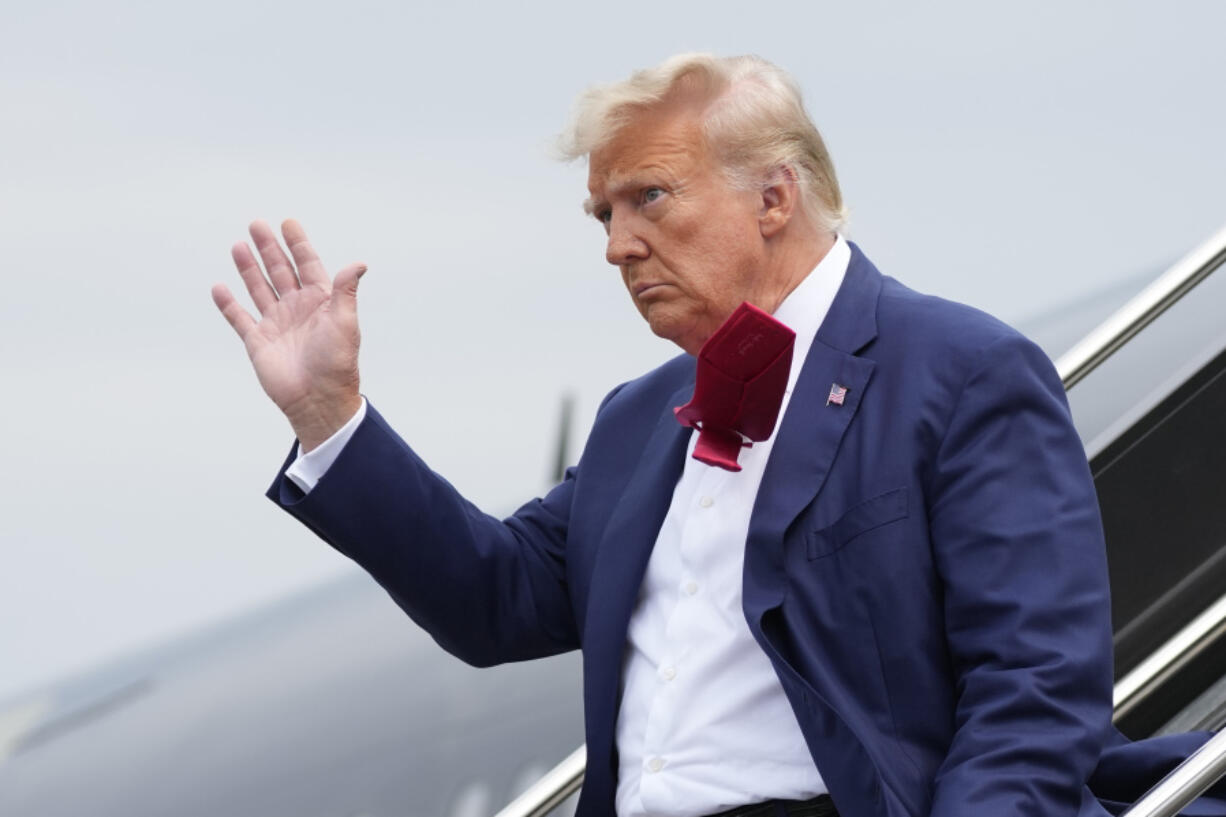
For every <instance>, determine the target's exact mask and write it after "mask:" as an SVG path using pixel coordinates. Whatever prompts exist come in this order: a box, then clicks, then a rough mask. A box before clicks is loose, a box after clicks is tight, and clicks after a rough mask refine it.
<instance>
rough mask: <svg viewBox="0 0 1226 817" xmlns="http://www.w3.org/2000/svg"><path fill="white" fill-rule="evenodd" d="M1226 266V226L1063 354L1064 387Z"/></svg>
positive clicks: (1059, 367)
mask: <svg viewBox="0 0 1226 817" xmlns="http://www.w3.org/2000/svg"><path fill="white" fill-rule="evenodd" d="M1223 263H1226V227H1222V228H1221V229H1220V230H1218V231H1217V232H1216V233H1214V234H1213V236H1211V237H1210V238H1209V240H1208V241H1206V242H1205V243H1203V244H1201V245H1200V246H1199V247H1197V248H1196V249H1194V250H1192V252H1190V253H1188V254H1187V255H1185V256H1184V257H1183V258H1181V259H1180V260H1179V261H1177V262H1175V264H1173V265H1172V266H1171V268H1170V269H1168V270H1167V271H1166V272H1164V273H1162V275H1160V276H1158V277H1157V278H1155V279H1154V282H1153V283H1152V284H1150V285H1149V286H1147V287H1145V289H1143V290H1141V291H1140V292H1138V293H1137V294H1136V296H1135V297H1134V298H1133V299H1132V300H1130V301H1129V302H1128V303H1126V304H1124V305H1123V306H1122V307H1120V308H1119V309H1117V310H1116V311H1115V313H1114V314H1112V315H1111V317H1109V318H1107V319H1106V320H1105V321H1103V322H1102V323H1100V324H1099V325H1098V326H1097V327H1096V328H1094V329H1093V330H1092V331H1091V332H1090V334H1088V335H1086V336H1085V337H1084V338H1082V339H1081V341H1080V342H1078V343H1077V345H1075V346H1074V347H1073V348H1072V349H1069V350H1068V351H1067V352H1065V353H1064V354H1062V355H1060V359H1059V360H1057V361H1056V371H1057V372H1059V373H1060V379H1061V380H1062V381H1063V382H1064V388H1065V389H1070V388H1072V387H1073V386H1074V385H1075V384H1076V383H1077V382H1078V381H1080V380H1081V379H1082V378H1084V377H1085V376H1086V375H1088V374H1089V373H1090V372H1092V371H1094V370H1095V369H1096V368H1098V366H1099V364H1101V363H1102V362H1103V361H1104V360H1106V359H1107V358H1109V357H1111V355H1113V354H1115V353H1116V352H1117V351H1118V350H1119V349H1120V347H1121V346H1123V345H1124V344H1125V343H1127V342H1128V341H1129V340H1131V339H1132V338H1133V336H1134V335H1136V334H1137V333H1138V332H1140V331H1141V330H1142V329H1144V328H1145V327H1146V326H1149V324H1150V323H1152V322H1153V320H1154V319H1155V318H1157V317H1158V316H1159V315H1161V314H1162V313H1163V312H1165V311H1166V310H1168V309H1170V308H1171V306H1172V305H1174V304H1175V302H1176V301H1178V300H1179V299H1180V298H1182V297H1183V296H1184V295H1187V294H1188V292H1190V291H1191V290H1192V288H1193V287H1195V286H1196V285H1197V284H1199V283H1200V282H1201V281H1203V280H1205V279H1206V278H1208V277H1209V275H1210V274H1212V273H1213V271H1214V270H1216V269H1217V268H1218V267H1220V266H1222V264H1223Z"/></svg>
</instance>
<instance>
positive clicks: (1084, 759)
mask: <svg viewBox="0 0 1226 817" xmlns="http://www.w3.org/2000/svg"><path fill="white" fill-rule="evenodd" d="M929 504H930V510H929V513H930V520H929V523H930V528H931V535H932V546H933V550H934V558H935V562H936V566H937V570H938V571H939V573H940V575H941V579H942V582H943V587H944V608H945V626H946V638H947V641H948V645H949V649H950V655H951V657H952V660H953V669H954V677H955V679H956V688H955V694H956V696H957V703H956V708H955V723H954V729H955V732H954V737H953V740H952V743H951V745H950V748H949V752H948V754H947V756H946V758H945V760H944V762H943V764H942V765H941V767H940V769H939V770H938V773H937V776H936V779H935V781H934V790H933V807H932V815H934V817H938V816H939V817H982V815H988V814H991V815H1001V817H1003V816H1004V815H1022V814H1034V815H1044V817H1060V816H1061V815H1075V814H1078V813H1081V812H1082V809H1083V808H1084V807H1086V805H1087V804H1088V803H1090V802H1091V801H1089V800H1088V799H1087V798H1088V794H1087V790H1086V787H1085V782H1086V780H1087V778H1088V777H1089V776H1090V773H1091V772H1092V771H1093V770H1094V767H1095V764H1096V763H1097V761H1098V757H1099V753H1100V751H1101V747H1102V745H1103V741H1104V740H1105V739H1106V736H1107V734H1108V730H1109V728H1110V718H1111V684H1112V670H1111V661H1112V652H1111V649H1112V648H1111V622H1110V602H1109V585H1108V579H1107V567H1106V550H1105V546H1104V542H1103V534H1102V524H1101V521H1100V518H1099V512H1098V502H1097V498H1096V496H1095V493H1094V486H1093V482H1092V480H1091V477H1090V472H1089V467H1088V465H1087V463H1086V459H1085V453H1084V449H1083V447H1082V444H1081V441H1080V440H1079V439H1078V436H1077V434H1076V431H1075V429H1074V428H1073V425H1072V421H1071V419H1070V417H1069V414H1068V408H1067V403H1066V401H1065V397H1064V389H1063V387H1062V385H1061V383H1060V381H1059V379H1058V378H1057V376H1056V374H1055V371H1054V370H1053V368H1052V366H1051V363H1050V361H1048V360H1047V358H1046V356H1045V355H1043V353H1042V352H1041V351H1040V350H1039V349H1038V348H1037V347H1036V346H1034V344H1032V343H1031V342H1030V341H1027V340H1025V339H1024V338H1022V337H1020V336H1017V335H1012V334H1011V335H1009V336H1007V337H1004V338H1001V339H999V340H997V341H996V342H994V343H992V344H990V345H988V346H987V347H986V348H985V349H984V350H983V351H982V352H981V353H980V354H979V356H978V362H977V363H976V364H975V365H974V366H973V367H972V368H971V371H970V374H969V376H968V377H967V379H966V380H965V383H964V385H963V388H962V392H961V395H960V396H959V397H958V400H957V403H956V404H955V407H954V409H953V413H952V416H951V417H950V420H949V424H948V427H947V430H946V433H945V435H944V438H943V440H942V442H941V444H940V447H939V450H938V453H937V456H936V460H935V464H934V466H933V470H932V474H931V482H930V499H929Z"/></svg>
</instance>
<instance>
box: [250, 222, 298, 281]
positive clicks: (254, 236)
mask: <svg viewBox="0 0 1226 817" xmlns="http://www.w3.org/2000/svg"><path fill="white" fill-rule="evenodd" d="M249 231H250V233H251V240H252V241H254V242H255V248H256V250H257V251H259V253H260V258H262V259H263V260H264V268H265V269H266V270H268V280H270V281H272V285H273V287H274V288H275V289H276V290H277V294H278V295H285V293H287V292H289V291H291V290H294V289H298V276H297V275H295V274H294V267H293V265H292V264H290V262H289V257H288V256H286V254H285V251H284V250H282V249H281V244H280V242H278V241H277V234H276V233H274V232H273V231H272V227H269V226H268V222H266V221H258V220H257V221H253V222H251V227H250V228H249Z"/></svg>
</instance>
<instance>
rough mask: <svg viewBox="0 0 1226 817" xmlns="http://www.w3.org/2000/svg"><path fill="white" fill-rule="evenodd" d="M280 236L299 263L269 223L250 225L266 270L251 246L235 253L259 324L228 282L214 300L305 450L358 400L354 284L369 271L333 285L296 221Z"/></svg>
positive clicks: (345, 275) (347, 271) (355, 269)
mask: <svg viewBox="0 0 1226 817" xmlns="http://www.w3.org/2000/svg"><path fill="white" fill-rule="evenodd" d="M282 231H283V233H284V236H285V243H286V245H287V246H288V247H289V249H290V252H291V253H292V255H293V263H291V261H290V259H289V258H288V257H287V256H286V255H285V253H284V252H283V251H282V249H281V246H280V244H279V243H278V242H277V239H276V236H275V235H274V234H273V232H272V229H271V228H270V227H268V225H266V224H264V223H263V222H256V223H254V224H252V225H251V237H252V239H254V241H255V245H256V248H257V250H258V251H259V254H260V257H261V259H262V260H263V263H264V268H263V269H261V267H260V263H259V262H258V261H256V258H255V256H254V255H253V254H252V252H251V250H250V248H248V246H247V245H246V244H236V245H235V246H234V249H233V253H232V254H233V256H234V262H235V265H236V266H237V267H238V271H239V275H240V276H241V277H242V279H243V283H244V284H246V287H247V291H248V293H250V295H251V298H252V300H253V301H254V302H255V305H256V308H257V309H258V310H259V312H260V319H259V321H256V320H255V319H254V318H253V317H252V316H251V315H250V314H249V313H248V312H247V311H246V310H245V309H243V307H242V306H241V305H240V304H239V303H238V301H237V300H236V299H235V298H234V296H233V295H232V294H231V293H230V291H229V289H227V288H226V287H225V286H224V285H218V286H216V287H214V289H213V299H214V301H215V302H216V303H217V306H218V308H219V309H220V310H221V311H222V314H223V315H225V317H226V319H227V320H228V321H229V322H230V325H231V326H233V327H234V330H235V331H236V332H237V333H238V335H239V337H240V338H242V341H243V345H244V346H245V347H246V349H247V355H248V356H249V357H250V358H251V363H252V365H253V367H254V368H255V373H256V377H257V378H258V379H259V381H260V385H261V386H262V387H263V388H264V391H265V392H266V393H267V394H268V396H269V397H270V398H272V400H273V402H274V403H276V404H277V406H278V407H279V408H280V409H281V410H282V411H283V412H285V414H286V416H287V417H289V419H290V423H291V424H292V425H293V426H294V429H295V431H296V432H298V433H299V438H300V439H302V441H303V444H304V446H305V445H307V443H308V441H310V442H311V443H318V442H320V441H322V439H326V437H327V436H328V434H329V433H330V431H329V428H331V430H335V427H339V425H340V424H343V423H344V421H345V419H346V417H347V416H351V415H352V413H353V410H354V406H355V405H356V404H357V403H358V402H359V401H360V397H358V344H359V339H360V338H359V333H358V321H357V311H356V287H357V279H358V277H359V276H360V275H361V274H362V272H363V271H364V269H365V268H364V267H362V266H361V265H358V264H352V265H350V266H348V267H345V268H344V269H342V270H341V271H340V272H339V273H338V274H337V276H336V279H335V280H334V281H333V280H331V279H329V277H328V275H327V273H326V271H325V270H324V268H323V265H322V264H321V263H320V261H319V258H318V256H316V255H315V252H314V250H313V249H311V246H310V244H309V243H307V239H306V234H305V232H303V230H302V228H301V227H300V226H299V225H298V224H297V222H293V221H287V222H286V223H285V224H284V225H283V227H282ZM338 421H339V422H338ZM320 434H322V435H323V437H322V439H316V438H317V437H319V435H320Z"/></svg>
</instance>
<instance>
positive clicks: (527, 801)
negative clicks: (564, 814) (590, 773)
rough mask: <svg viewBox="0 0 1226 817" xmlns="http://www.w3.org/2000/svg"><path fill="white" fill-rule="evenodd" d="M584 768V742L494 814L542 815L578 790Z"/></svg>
mask: <svg viewBox="0 0 1226 817" xmlns="http://www.w3.org/2000/svg"><path fill="white" fill-rule="evenodd" d="M586 768H587V745H586V744H584V745H583V746H580V747H579V748H578V749H576V750H575V751H573V752H571V753H570V756H569V757H567V758H566V759H565V760H563V761H562V762H561V763H559V764H558V765H557V766H554V767H553V768H552V769H550V770H549V771H548V772H546V773H545V776H544V777H542V778H541V779H540V780H538V781H536V782H535V783H533V784H532V785H531V786H529V787H528V789H527V790H526V791H525V792H524V793H523V794H521V795H520V796H519V797H516V798H515V799H514V800H512V801H511V802H510V803H508V804H507V806H506V808H504V809H503V810H502V811H500V812H498V813H497V814H496V815H494V817H545V815H546V814H548V813H549V812H551V811H553V810H554V809H555V808H557V807H558V806H559V805H560V804H561V803H562V801H563V800H565V799H566V798H567V797H570V796H571V795H572V794H574V793H575V792H577V791H579V787H580V786H582V785H583V771H584V769H586Z"/></svg>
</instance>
